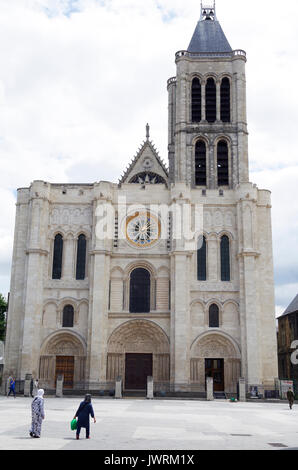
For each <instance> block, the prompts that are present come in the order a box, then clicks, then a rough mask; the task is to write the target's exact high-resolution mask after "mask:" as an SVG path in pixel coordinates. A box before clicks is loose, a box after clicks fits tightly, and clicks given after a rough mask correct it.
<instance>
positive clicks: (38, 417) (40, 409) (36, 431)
mask: <svg viewBox="0 0 298 470" xmlns="http://www.w3.org/2000/svg"><path fill="white" fill-rule="evenodd" d="M31 411H32V424H31V429H30V435H31V433H32V434H33V435H35V436H37V437H40V433H41V425H42V420H43V419H44V417H45V414H44V401H43V398H41V397H35V398H34V400H33V401H32V404H31Z"/></svg>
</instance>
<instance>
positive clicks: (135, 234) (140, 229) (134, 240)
mask: <svg viewBox="0 0 298 470" xmlns="http://www.w3.org/2000/svg"><path fill="white" fill-rule="evenodd" d="M160 231H161V225H160V221H159V220H158V218H157V217H156V216H155V215H153V214H151V213H150V212H148V211H144V212H136V213H135V214H134V215H131V216H129V217H128V218H127V221H126V238H127V240H128V241H129V242H130V243H131V244H132V245H134V246H137V247H140V248H146V247H148V246H152V245H153V244H154V243H155V242H156V241H157V240H158V239H159V237H160Z"/></svg>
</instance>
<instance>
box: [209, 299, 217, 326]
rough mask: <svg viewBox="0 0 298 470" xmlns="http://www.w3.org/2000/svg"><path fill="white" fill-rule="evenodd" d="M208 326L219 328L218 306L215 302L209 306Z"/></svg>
mask: <svg viewBox="0 0 298 470" xmlns="http://www.w3.org/2000/svg"><path fill="white" fill-rule="evenodd" d="M209 327H210V328H219V308H218V306H217V305H216V304H212V305H210V308H209Z"/></svg>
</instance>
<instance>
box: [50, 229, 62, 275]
mask: <svg viewBox="0 0 298 470" xmlns="http://www.w3.org/2000/svg"><path fill="white" fill-rule="evenodd" d="M62 256H63V237H62V235H61V234H60V233H58V234H57V235H56V236H55V240H54V254H53V271H52V279H61V276H62Z"/></svg>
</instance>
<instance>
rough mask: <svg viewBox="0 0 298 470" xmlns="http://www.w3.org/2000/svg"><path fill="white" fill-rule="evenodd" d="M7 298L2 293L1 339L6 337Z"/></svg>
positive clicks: (0, 304)
mask: <svg viewBox="0 0 298 470" xmlns="http://www.w3.org/2000/svg"><path fill="white" fill-rule="evenodd" d="M6 313H7V300H6V299H5V297H4V296H3V295H2V294H0V341H4V339H5V330H6Z"/></svg>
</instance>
